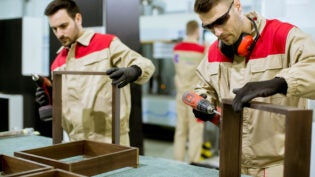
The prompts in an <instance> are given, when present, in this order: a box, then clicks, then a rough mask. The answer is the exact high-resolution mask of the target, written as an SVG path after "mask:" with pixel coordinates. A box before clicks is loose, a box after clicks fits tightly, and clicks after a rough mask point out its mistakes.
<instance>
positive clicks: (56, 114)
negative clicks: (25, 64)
mask: <svg viewBox="0 0 315 177" xmlns="http://www.w3.org/2000/svg"><path fill="white" fill-rule="evenodd" d="M53 78H54V81H53V94H52V97H53V120H52V137H53V144H57V143H61V142H62V139H63V129H62V126H61V118H62V102H61V88H62V75H60V74H54V75H53Z"/></svg>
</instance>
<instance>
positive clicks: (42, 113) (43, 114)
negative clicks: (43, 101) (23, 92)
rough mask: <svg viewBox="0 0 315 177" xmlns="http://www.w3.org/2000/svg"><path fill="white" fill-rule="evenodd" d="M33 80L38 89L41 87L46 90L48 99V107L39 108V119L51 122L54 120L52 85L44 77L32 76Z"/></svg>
mask: <svg viewBox="0 0 315 177" xmlns="http://www.w3.org/2000/svg"><path fill="white" fill-rule="evenodd" d="M32 79H33V81H35V83H36V85H37V87H41V88H43V89H44V91H45V94H46V95H47V97H48V105H46V106H41V107H39V108H38V111H39V117H40V119H41V120H43V121H51V120H52V98H51V89H52V84H51V82H50V80H49V79H48V78H47V77H42V76H40V75H38V74H32Z"/></svg>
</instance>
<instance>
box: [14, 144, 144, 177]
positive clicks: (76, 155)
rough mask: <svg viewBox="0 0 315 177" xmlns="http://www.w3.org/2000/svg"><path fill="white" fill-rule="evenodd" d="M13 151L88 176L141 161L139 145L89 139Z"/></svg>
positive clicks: (23, 156) (132, 165)
mask: <svg viewBox="0 0 315 177" xmlns="http://www.w3.org/2000/svg"><path fill="white" fill-rule="evenodd" d="M14 155H15V156H18V157H21V158H25V159H29V160H32V161H36V162H39V163H44V164H47V165H51V166H53V167H55V168H59V169H63V170H66V171H71V172H74V173H78V174H82V175H87V176H93V175H97V174H100V173H104V172H108V171H111V170H115V169H118V168H123V167H127V166H129V167H138V164H139V156H138V149H137V148H133V147H127V146H121V145H117V144H107V143H103V142H97V141H90V140H82V141H73V142H68V143H59V144H55V145H52V146H46V147H42V148H36V149H30V150H25V151H20V152H14Z"/></svg>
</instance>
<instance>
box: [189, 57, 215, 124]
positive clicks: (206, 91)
mask: <svg viewBox="0 0 315 177" xmlns="http://www.w3.org/2000/svg"><path fill="white" fill-rule="evenodd" d="M207 61H208V60H207V57H206V56H205V58H204V59H203V60H202V61H201V63H200V64H199V65H198V67H197V70H196V74H197V75H198V77H199V79H200V82H199V83H198V84H197V85H196V86H195V88H194V92H196V93H197V94H199V95H200V96H202V97H203V98H205V99H207V100H208V101H209V102H210V103H213V105H214V107H217V105H219V101H218V100H219V98H218V96H217V94H216V91H215V89H214V88H213V87H212V85H211V83H212V81H211V80H208V79H206V78H209V77H207V75H208V73H207V71H208V68H207V66H208V63H207ZM193 113H194V115H195V117H196V118H199V119H201V120H203V121H210V122H212V123H214V124H215V125H217V126H219V124H220V116H219V115H217V114H206V113H203V112H200V111H198V110H195V109H193Z"/></svg>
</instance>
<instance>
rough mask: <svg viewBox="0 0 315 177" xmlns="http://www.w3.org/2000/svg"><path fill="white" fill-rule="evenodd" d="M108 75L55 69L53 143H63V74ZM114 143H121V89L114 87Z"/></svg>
mask: <svg viewBox="0 0 315 177" xmlns="http://www.w3.org/2000/svg"><path fill="white" fill-rule="evenodd" d="M67 74H69V75H106V73H105V72H97V71H96V72H92V71H54V72H53V78H54V81H53V103H54V104H53V125H52V138H53V144H56V143H61V142H62V139H63V130H62V126H61V118H62V102H61V97H62V96H61V95H62V94H61V93H62V89H61V88H62V75H67ZM112 119H113V120H112V143H113V144H119V143H120V89H119V88H118V87H117V86H115V85H113V87H112Z"/></svg>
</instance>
